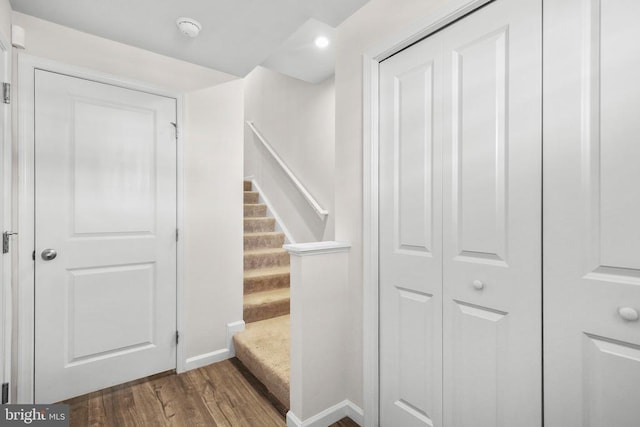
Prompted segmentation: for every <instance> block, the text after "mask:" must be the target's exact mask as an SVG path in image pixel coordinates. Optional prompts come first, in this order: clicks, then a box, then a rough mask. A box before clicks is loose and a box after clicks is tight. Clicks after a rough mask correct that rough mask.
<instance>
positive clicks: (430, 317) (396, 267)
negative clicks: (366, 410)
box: [380, 37, 442, 427]
mask: <svg viewBox="0 0 640 427" xmlns="http://www.w3.org/2000/svg"><path fill="white" fill-rule="evenodd" d="M440 58H441V42H440V39H439V38H438V37H432V38H429V39H427V40H424V41H422V42H421V43H420V44H418V45H416V46H414V47H412V48H411V49H408V50H406V51H404V52H401V53H399V54H398V55H396V56H394V57H393V58H390V59H388V60H387V61H385V62H383V63H382V64H381V66H380V415H381V425H386V426H403V427H411V426H431V425H442V227H441V222H442V172H441V167H442V143H441V141H442V135H441V133H442V95H441V93H442V82H441V76H442V70H441V59H440Z"/></svg>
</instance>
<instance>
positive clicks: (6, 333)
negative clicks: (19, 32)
mask: <svg viewBox="0 0 640 427" xmlns="http://www.w3.org/2000/svg"><path fill="white" fill-rule="evenodd" d="M11 52H12V49H11V43H9V41H8V40H7V39H5V37H4V35H3V34H1V33H0V55H3V56H4V69H0V82H6V83H11V57H12V55H11ZM0 121H2V131H3V133H2V134H0V150H2V165H1V169H0V170H1V171H2V172H0V189H1V190H0V192H1V193H2V202H1V203H0V209H1V212H0V227H2V230H0V233H2V232H4V231H13V224H12V222H11V199H12V193H11V170H12V169H11V105H7V108H5V112H4V114H2V116H1V117H0ZM12 240H14V241H15V240H16V239H15V238H14V239H12ZM12 243H13V242H12ZM11 260H12V253H9V254H6V256H3V257H2V261H0V319H1V320H2V326H1V327H0V328H1V330H0V361H1V363H2V366H0V375H1V377H0V380H1V381H0V382H2V383H5V382H7V383H9V384H11V327H12V324H13V323H12V311H11V300H12V297H11ZM9 398H10V399H11V392H9Z"/></svg>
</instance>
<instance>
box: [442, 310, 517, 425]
mask: <svg viewBox="0 0 640 427" xmlns="http://www.w3.org/2000/svg"><path fill="white" fill-rule="evenodd" d="M451 304H452V305H453V307H452V310H451V315H452V319H450V321H451V322H452V325H453V327H452V336H451V337H447V340H446V344H445V345H448V346H450V347H451V349H452V351H451V354H452V355H453V358H454V359H453V360H451V361H448V360H447V361H445V365H447V364H450V365H451V366H453V367H455V369H453V370H452V374H451V375H452V377H451V378H449V380H450V381H452V383H453V384H452V386H451V390H452V393H453V396H448V397H449V398H450V399H451V405H455V410H454V411H453V418H452V419H451V420H450V421H449V424H451V425H459V426H497V425H499V422H498V418H497V416H498V414H499V410H500V407H499V406H500V395H499V387H500V386H501V384H499V382H500V381H499V379H500V377H501V376H504V375H505V372H504V369H505V366H506V364H507V362H508V359H507V357H505V356H506V354H507V353H508V350H509V342H508V338H509V337H508V330H509V327H510V326H511V325H509V318H508V317H507V313H504V312H500V311H495V310H490V309H487V308H486V307H479V306H474V305H471V304H467V303H463V302H460V301H452V302H451ZM445 311H446V310H445Z"/></svg>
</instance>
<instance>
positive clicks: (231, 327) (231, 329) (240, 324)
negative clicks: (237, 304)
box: [227, 320, 245, 357]
mask: <svg viewBox="0 0 640 427" xmlns="http://www.w3.org/2000/svg"><path fill="white" fill-rule="evenodd" d="M244 327H245V324H244V320H238V321H237V322H231V323H227V348H228V349H229V357H234V356H235V355H236V346H235V345H233V336H234V335H235V334H237V333H238V332H242V331H244Z"/></svg>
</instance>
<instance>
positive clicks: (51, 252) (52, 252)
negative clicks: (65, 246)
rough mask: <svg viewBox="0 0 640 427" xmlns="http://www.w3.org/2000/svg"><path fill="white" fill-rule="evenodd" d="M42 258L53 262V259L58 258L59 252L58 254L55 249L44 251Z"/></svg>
mask: <svg viewBox="0 0 640 427" xmlns="http://www.w3.org/2000/svg"><path fill="white" fill-rule="evenodd" d="M40 256H41V257H42V259H43V260H45V261H51V260H52V259H54V258H55V257H57V256H58V252H56V250H55V249H45V250H44V251H42V253H41V254H40Z"/></svg>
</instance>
